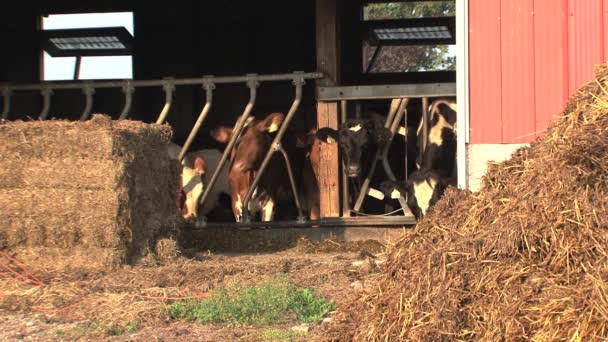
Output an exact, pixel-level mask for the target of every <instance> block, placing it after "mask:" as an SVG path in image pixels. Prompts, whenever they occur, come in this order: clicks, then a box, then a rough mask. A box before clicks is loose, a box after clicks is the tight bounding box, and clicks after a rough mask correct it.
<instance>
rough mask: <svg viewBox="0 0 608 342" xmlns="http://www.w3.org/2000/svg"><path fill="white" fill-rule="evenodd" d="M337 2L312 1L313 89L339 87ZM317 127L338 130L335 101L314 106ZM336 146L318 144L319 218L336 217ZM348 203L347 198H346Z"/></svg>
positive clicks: (338, 205)
mask: <svg viewBox="0 0 608 342" xmlns="http://www.w3.org/2000/svg"><path fill="white" fill-rule="evenodd" d="M338 1H339V0H316V2H315V6H316V38H317V70H318V71H320V72H322V73H323V74H324V75H325V78H323V79H320V80H317V81H316V84H317V86H335V85H338V84H340V58H339V57H340V56H339V38H338V37H339V24H338ZM317 125H318V127H331V128H334V129H337V128H338V102H319V103H318V104H317ZM338 157H339V156H338V146H337V145H328V144H321V154H320V162H319V167H320V168H321V169H320V170H318V172H317V174H318V175H319V178H320V179H319V193H320V196H321V198H320V216H321V217H339V216H340V186H339V182H340V175H339V172H338V165H339V164H338V163H339V159H338ZM346 200H348V199H346Z"/></svg>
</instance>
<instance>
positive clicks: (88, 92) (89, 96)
mask: <svg viewBox="0 0 608 342" xmlns="http://www.w3.org/2000/svg"><path fill="white" fill-rule="evenodd" d="M82 92H83V93H84V96H85V97H86V100H87V102H86V105H85V107H84V110H83V111H82V115H81V116H80V121H85V120H86V119H88V118H89V115H91V109H93V94H95V88H93V87H89V86H88V85H86V86H85V87H84V88H82Z"/></svg>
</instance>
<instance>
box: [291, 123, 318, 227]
mask: <svg viewBox="0 0 608 342" xmlns="http://www.w3.org/2000/svg"><path fill="white" fill-rule="evenodd" d="M316 134H317V130H316V129H313V130H310V131H308V132H306V133H304V134H296V137H297V146H298V147H299V148H302V149H304V153H305V159H304V168H303V169H302V181H301V183H302V188H301V191H300V195H301V196H300V203H302V207H303V209H304V210H305V211H306V212H308V216H309V218H310V219H311V220H317V219H319V218H320V200H321V199H320V192H319V178H318V176H319V175H318V172H319V163H320V157H321V141H320V140H319V139H316Z"/></svg>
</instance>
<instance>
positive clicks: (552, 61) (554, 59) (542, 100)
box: [525, 0, 568, 138]
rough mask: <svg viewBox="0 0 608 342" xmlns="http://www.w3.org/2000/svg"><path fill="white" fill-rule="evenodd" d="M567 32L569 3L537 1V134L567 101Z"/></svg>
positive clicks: (535, 6) (537, 134)
mask: <svg viewBox="0 0 608 342" xmlns="http://www.w3.org/2000/svg"><path fill="white" fill-rule="evenodd" d="M567 28H568V0H534V42H535V53H534V66H535V68H534V69H535V70H534V71H535V78H536V84H535V96H536V108H535V116H536V123H535V131H536V132H540V131H542V130H544V129H545V128H546V127H547V126H548V125H549V123H550V122H552V121H554V120H555V116H556V115H559V113H560V112H561V111H562V110H563V108H564V105H565V104H566V102H567V100H568V29H567ZM533 114H534V113H533ZM525 115H531V114H530V113H528V114H525ZM540 135H541V134H540V133H536V134H535V137H538V136H540ZM529 138H534V137H533V136H530V137H529Z"/></svg>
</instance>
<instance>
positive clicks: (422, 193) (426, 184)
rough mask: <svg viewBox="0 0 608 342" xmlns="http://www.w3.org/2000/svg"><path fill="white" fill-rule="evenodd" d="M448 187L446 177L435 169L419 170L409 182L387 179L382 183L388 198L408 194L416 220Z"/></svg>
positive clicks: (410, 206)
mask: <svg viewBox="0 0 608 342" xmlns="http://www.w3.org/2000/svg"><path fill="white" fill-rule="evenodd" d="M447 187H448V183H447V180H446V178H445V177H442V176H441V175H440V174H439V173H438V172H436V171H434V170H417V171H414V173H412V174H411V175H410V176H409V177H408V180H407V182H391V181H386V182H383V183H382V184H381V185H380V189H381V190H382V192H383V193H384V195H385V196H386V197H387V198H393V199H397V198H399V197H403V196H405V195H407V206H408V208H410V210H411V211H412V214H414V217H415V218H416V220H421V219H422V217H424V215H426V213H427V212H428V211H429V210H430V209H431V208H432V207H433V206H434V205H435V203H437V201H439V199H440V198H441V197H442V196H443V193H444V192H445V189H446V188H447Z"/></svg>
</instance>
